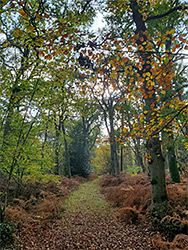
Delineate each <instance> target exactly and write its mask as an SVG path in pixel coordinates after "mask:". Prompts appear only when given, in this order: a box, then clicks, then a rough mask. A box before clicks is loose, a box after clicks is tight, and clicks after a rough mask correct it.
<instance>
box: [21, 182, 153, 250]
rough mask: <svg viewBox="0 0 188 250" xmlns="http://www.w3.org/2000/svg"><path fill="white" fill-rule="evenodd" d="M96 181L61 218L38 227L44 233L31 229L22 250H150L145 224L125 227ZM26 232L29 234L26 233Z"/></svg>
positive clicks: (66, 206)
mask: <svg viewBox="0 0 188 250" xmlns="http://www.w3.org/2000/svg"><path fill="white" fill-rule="evenodd" d="M98 182H99V180H98V179H96V180H94V181H91V182H86V183H84V184H82V185H80V187H79V188H78V190H76V191H75V192H73V193H72V194H71V195H70V196H69V198H67V199H66V200H65V202H64V212H63V216H62V218H61V219H59V220H56V221H55V222H53V224H52V223H46V224H45V225H41V230H42V231H43V233H42V234H41V233H38V230H36V232H35V227H32V228H30V233H29V238H26V237H24V235H23V234H22V236H20V237H22V238H25V243H24V244H23V246H22V249H30V250H32V249H33V250H37V249H41V250H44V249H45V250H47V249H49V250H54V249H57V250H60V249H61V250H64V249H69V250H73V249H110V250H115V249H118V250H120V249H125V250H140V249H143V250H149V249H158V248H156V247H155V248H154V247H152V245H153V244H152V232H151V230H150V228H149V226H148V225H147V224H145V225H144V224H143V223H142V224H137V225H130V224H129V225H126V224H125V223H122V222H120V221H119V220H118V218H117V211H116V208H113V207H112V206H111V205H110V204H109V203H108V202H107V201H106V200H105V199H104V197H103V195H102V194H101V193H100V186H99V183H98ZM26 233H28V231H27V232H26Z"/></svg>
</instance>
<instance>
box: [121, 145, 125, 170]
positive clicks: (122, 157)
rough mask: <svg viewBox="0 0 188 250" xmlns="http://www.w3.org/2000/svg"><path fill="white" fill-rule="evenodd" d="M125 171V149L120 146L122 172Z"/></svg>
mask: <svg viewBox="0 0 188 250" xmlns="http://www.w3.org/2000/svg"><path fill="white" fill-rule="evenodd" d="M123 170H124V147H123V145H122V144H120V171H121V172H123Z"/></svg>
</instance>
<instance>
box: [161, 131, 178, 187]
mask: <svg viewBox="0 0 188 250" xmlns="http://www.w3.org/2000/svg"><path fill="white" fill-rule="evenodd" d="M162 135H163V136H162V139H163V142H164V144H165V145H164V146H163V147H164V155H165V158H166V165H167V166H166V168H167V169H169V172H170V177H171V180H172V181H173V182H175V183H180V174H179V169H178V166H177V159H176V154H175V148H174V137H173V134H171V132H170V133H169V132H166V131H163V133H162Z"/></svg>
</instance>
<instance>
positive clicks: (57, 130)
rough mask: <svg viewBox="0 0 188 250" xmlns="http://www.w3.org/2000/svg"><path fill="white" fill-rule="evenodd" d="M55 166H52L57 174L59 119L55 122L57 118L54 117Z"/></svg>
mask: <svg viewBox="0 0 188 250" xmlns="http://www.w3.org/2000/svg"><path fill="white" fill-rule="evenodd" d="M54 124H55V166H54V174H55V175H58V174H59V137H60V121H59V124H57V120H56V118H55V121H54Z"/></svg>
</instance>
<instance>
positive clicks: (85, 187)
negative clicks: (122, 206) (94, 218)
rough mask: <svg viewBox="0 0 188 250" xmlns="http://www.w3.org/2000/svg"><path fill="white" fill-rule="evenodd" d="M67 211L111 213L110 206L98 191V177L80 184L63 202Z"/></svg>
mask: <svg viewBox="0 0 188 250" xmlns="http://www.w3.org/2000/svg"><path fill="white" fill-rule="evenodd" d="M64 208H65V209H66V211H69V212H73V213H74V212H79V211H83V212H91V213H95V214H96V213H97V214H98V215H101V216H107V215H109V213H112V210H113V209H112V207H111V206H110V204H109V203H108V202H107V201H105V200H104V197H103V195H102V194H101V193H100V186H99V179H95V180H94V181H92V182H86V183H84V184H82V185H81V186H80V187H79V189H78V190H76V191H75V192H74V193H73V194H72V195H71V196H70V197H69V198H68V199H67V200H66V201H65V204H64Z"/></svg>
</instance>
